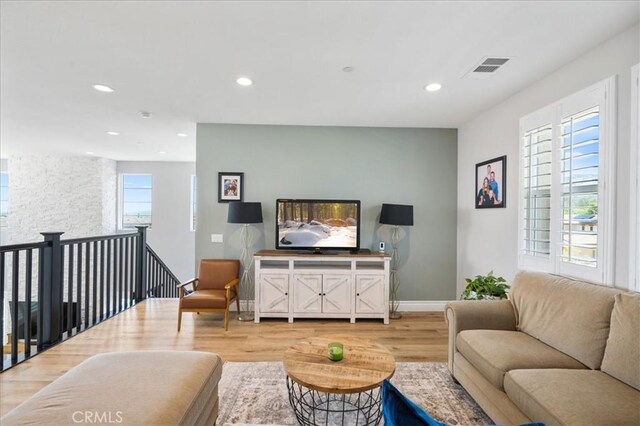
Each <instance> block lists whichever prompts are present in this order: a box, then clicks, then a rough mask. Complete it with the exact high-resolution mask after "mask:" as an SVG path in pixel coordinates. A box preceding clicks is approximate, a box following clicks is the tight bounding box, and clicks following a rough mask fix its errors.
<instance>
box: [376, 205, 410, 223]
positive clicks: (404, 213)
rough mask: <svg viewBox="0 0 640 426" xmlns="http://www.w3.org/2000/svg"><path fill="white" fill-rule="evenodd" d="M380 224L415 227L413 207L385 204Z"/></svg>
mask: <svg viewBox="0 0 640 426" xmlns="http://www.w3.org/2000/svg"><path fill="white" fill-rule="evenodd" d="M380 223H382V224H384V225H398V226H413V206H407V205H403V204H383V205H382V211H381V212H380Z"/></svg>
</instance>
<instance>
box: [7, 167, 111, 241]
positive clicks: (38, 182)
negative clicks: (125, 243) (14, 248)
mask: <svg viewBox="0 0 640 426" xmlns="http://www.w3.org/2000/svg"><path fill="white" fill-rule="evenodd" d="M7 168H8V171H9V175H10V183H9V185H10V191H9V217H8V220H7V234H8V240H7V244H18V243H25V242H32V241H41V240H42V236H41V235H40V233H41V232H44V231H62V232H64V235H63V236H62V238H63V239H67V238H77V237H88V236H94V235H103V234H110V233H114V232H115V230H116V185H117V174H116V162H115V161H113V160H108V159H105V158H85V157H13V158H9V160H8V167H7Z"/></svg>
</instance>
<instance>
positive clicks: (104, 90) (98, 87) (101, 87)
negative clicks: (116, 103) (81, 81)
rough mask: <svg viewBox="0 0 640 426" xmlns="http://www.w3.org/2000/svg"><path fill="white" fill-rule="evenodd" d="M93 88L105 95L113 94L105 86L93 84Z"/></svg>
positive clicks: (111, 90) (109, 88)
mask: <svg viewBox="0 0 640 426" xmlns="http://www.w3.org/2000/svg"><path fill="white" fill-rule="evenodd" d="M93 88H94V89H96V90H97V91H98V92H105V93H111V92H114V90H113V89H112V88H111V87H109V86H105V85H104V84H94V85H93Z"/></svg>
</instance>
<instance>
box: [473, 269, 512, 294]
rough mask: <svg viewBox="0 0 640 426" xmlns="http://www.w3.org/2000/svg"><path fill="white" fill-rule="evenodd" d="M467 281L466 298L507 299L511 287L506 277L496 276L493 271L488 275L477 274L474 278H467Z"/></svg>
mask: <svg viewBox="0 0 640 426" xmlns="http://www.w3.org/2000/svg"><path fill="white" fill-rule="evenodd" d="M465 281H466V282H467V286H466V287H465V289H464V291H463V292H462V299H464V300H484V299H506V298H507V293H508V290H509V288H511V287H510V286H509V284H507V281H506V280H505V279H504V278H502V277H496V276H494V275H493V271H491V272H489V273H488V274H487V275H476V277H475V278H474V279H471V278H465Z"/></svg>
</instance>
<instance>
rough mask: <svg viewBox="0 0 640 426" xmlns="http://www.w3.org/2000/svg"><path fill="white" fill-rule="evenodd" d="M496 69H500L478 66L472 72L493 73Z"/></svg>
mask: <svg viewBox="0 0 640 426" xmlns="http://www.w3.org/2000/svg"><path fill="white" fill-rule="evenodd" d="M498 68H500V67H496V66H488V65H480V66H479V67H478V68H476V69H475V70H473V72H494V71H495V70H497V69H498Z"/></svg>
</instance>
